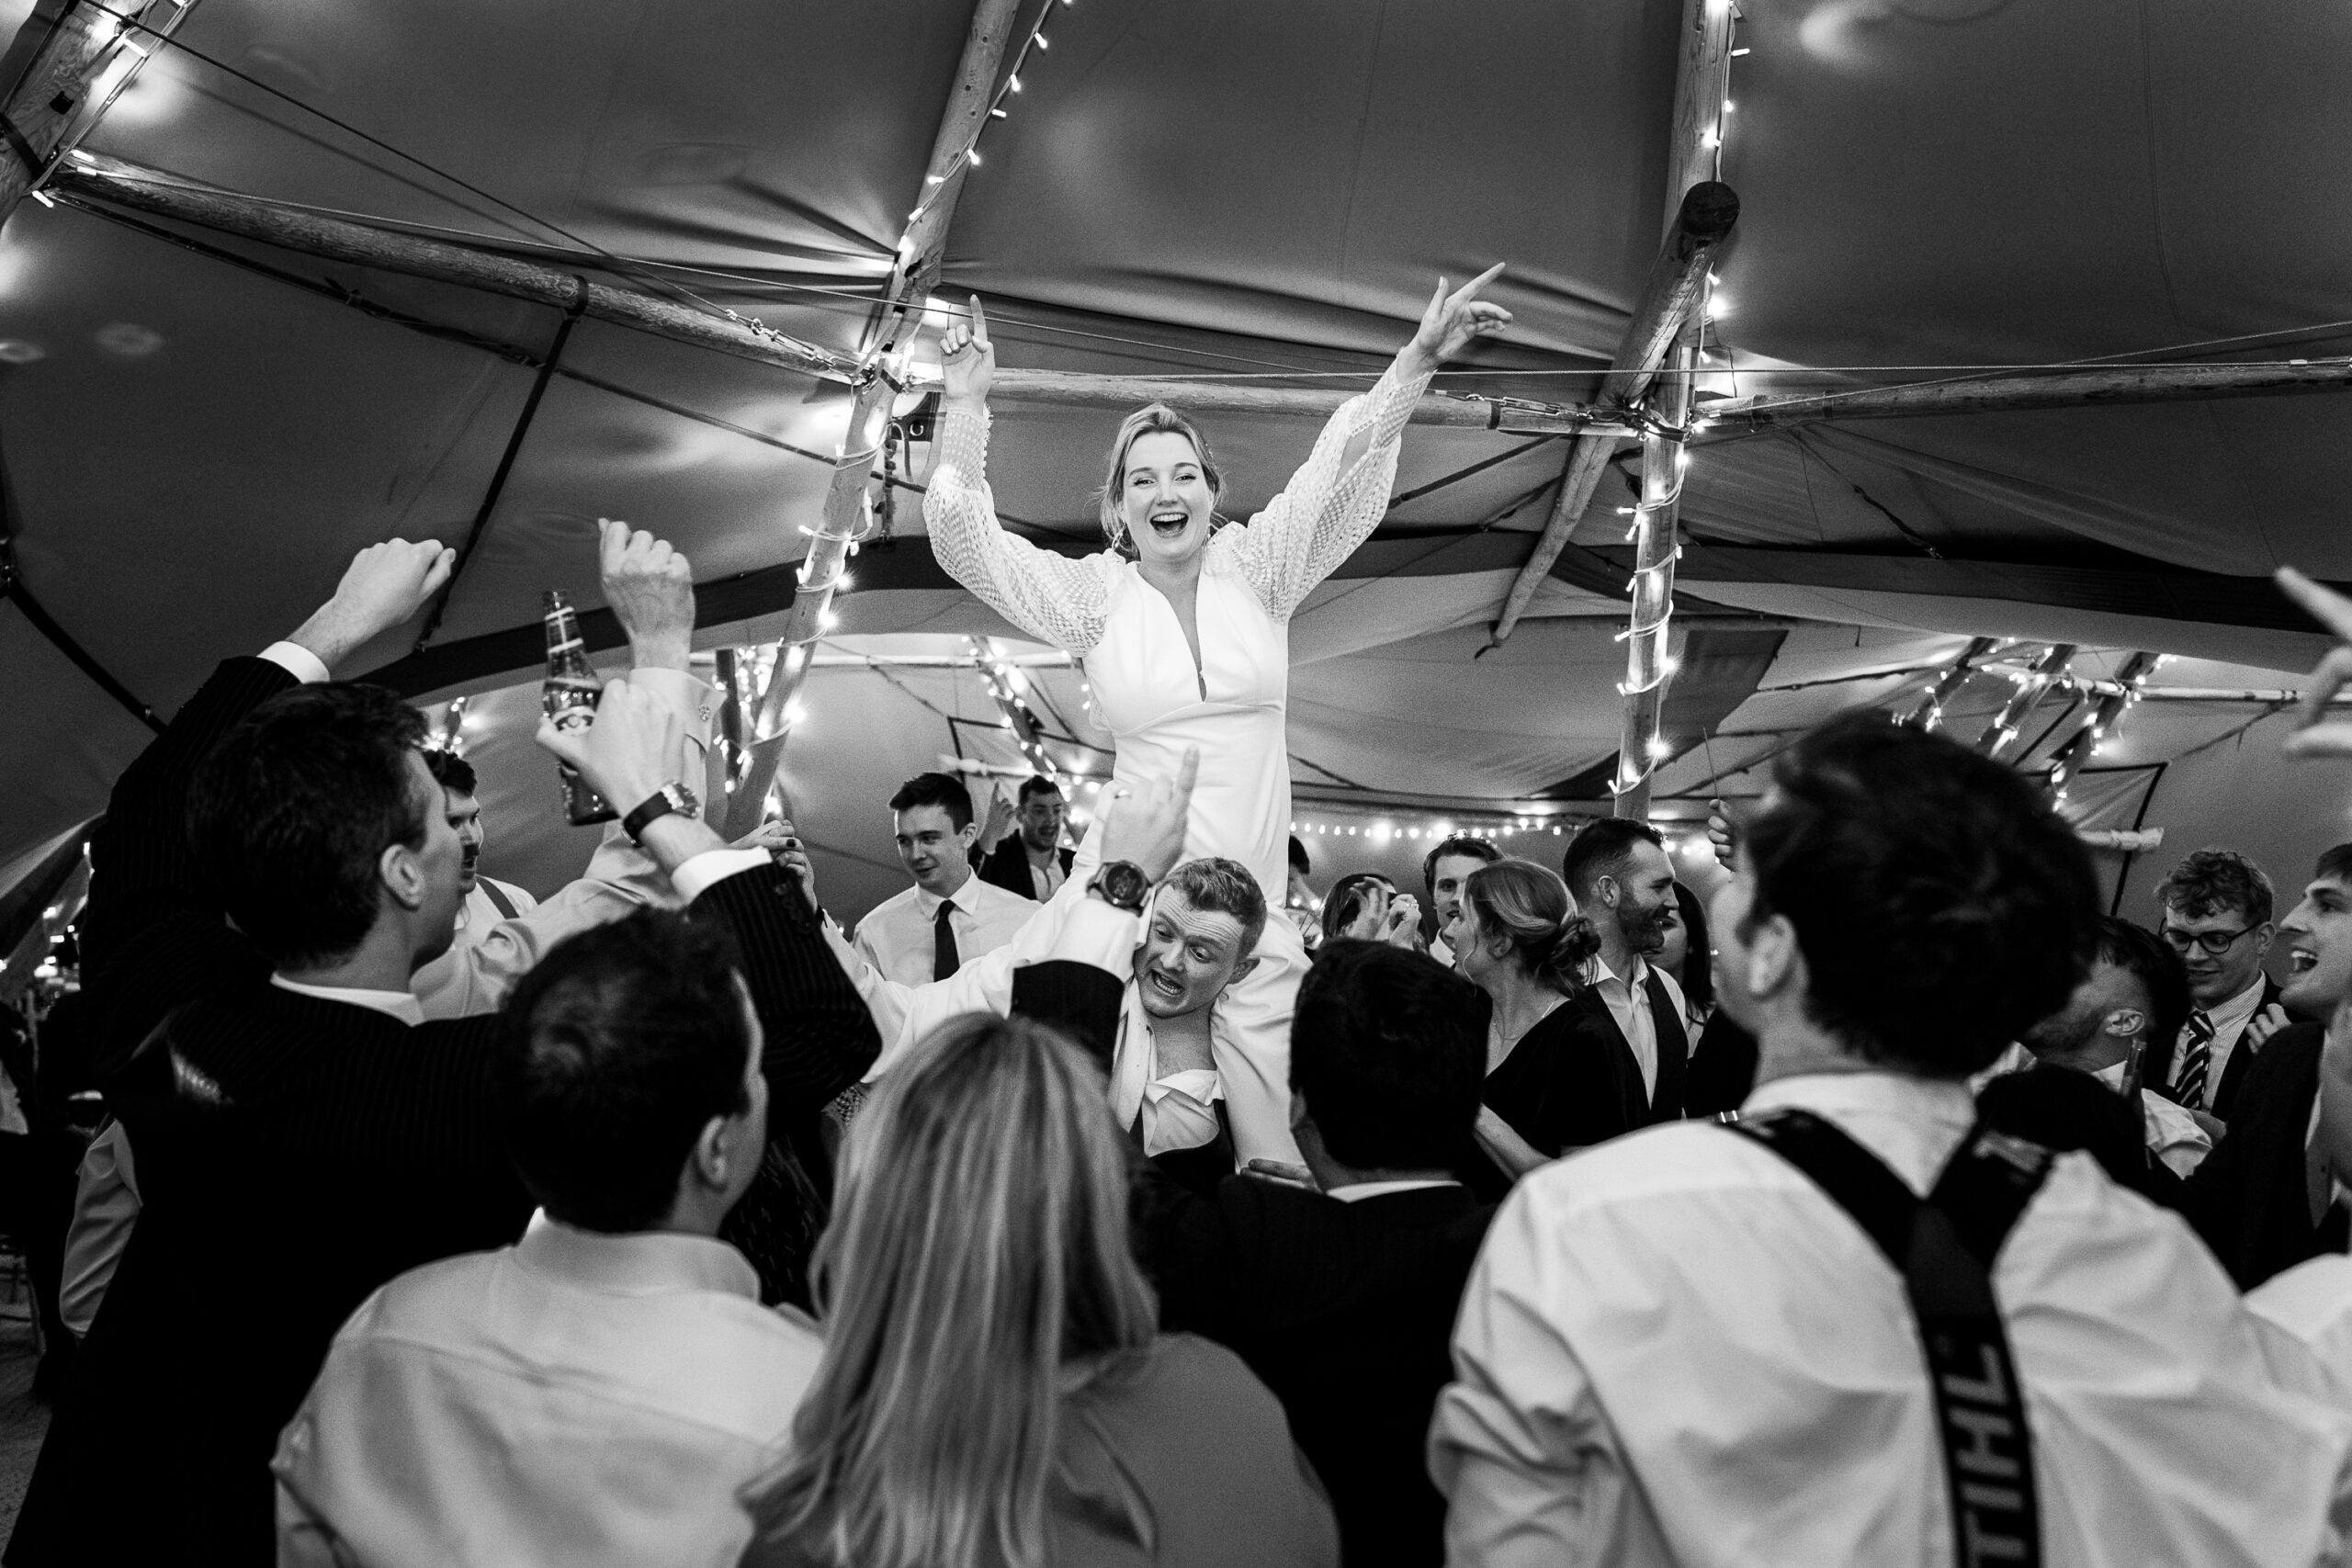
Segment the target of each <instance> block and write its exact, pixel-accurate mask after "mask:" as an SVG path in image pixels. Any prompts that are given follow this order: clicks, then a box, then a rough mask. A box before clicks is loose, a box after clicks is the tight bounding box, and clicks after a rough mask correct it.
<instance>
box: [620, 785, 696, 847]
mask: <svg viewBox="0 0 2352 1568" xmlns="http://www.w3.org/2000/svg"><path fill="white" fill-rule="evenodd" d="M701 809H702V802H701V801H699V800H697V799H695V792H694V791H692V790H690V789H688V788H687V787H686V786H685V785H684V784H682V783H680V782H679V781H678V780H676V779H672V780H671V781H670V782H669V783H668V784H663V785H662V787H661V788H660V789H658V790H655V791H654V792H653V793H652V794H651V795H649V796H647V797H646V799H645V801H644V803H643V804H641V805H640V806H639V807H638V808H637V809H636V810H634V811H632V812H630V813H629V814H628V816H626V817H624V818H621V831H622V832H624V833H627V834H628V836H629V838H630V840H632V841H634V842H638V843H642V842H644V841H645V829H648V828H650V827H651V826H652V825H653V824H654V823H655V822H656V821H658V820H660V819H661V818H664V817H667V816H669V815H670V813H672V812H673V811H674V812H676V813H677V814H678V815H679V816H681V817H692V816H694V815H695V813H696V812H698V811H700V810H701Z"/></svg>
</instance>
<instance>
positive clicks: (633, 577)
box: [596, 517, 695, 810]
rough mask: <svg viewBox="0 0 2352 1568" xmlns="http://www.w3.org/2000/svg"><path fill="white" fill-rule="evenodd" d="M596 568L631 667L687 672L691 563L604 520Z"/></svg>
mask: <svg viewBox="0 0 2352 1568" xmlns="http://www.w3.org/2000/svg"><path fill="white" fill-rule="evenodd" d="M596 569H597V574H598V576H599V577H600V578H601V579H602V580H603V582H604V589H605V604H608V605H610V606H611V607H612V612H613V615H614V618H615V619H616V620H618V621H619V622H620V624H621V630H622V631H624V632H626V633H627V634H628V648H629V660H630V662H631V663H632V664H633V665H635V666H636V668H638V669H639V670H684V669H685V668H686V665H687V660H688V659H689V656H690V655H691V654H692V653H693V651H694V637H695V576H694V568H693V567H692V566H691V565H690V564H688V562H687V560H686V558H685V557H684V556H682V555H680V554H679V553H678V552H677V551H676V550H674V549H673V548H672V547H670V544H669V541H668V540H666V539H657V538H655V537H654V536H652V535H651V534H650V533H647V532H646V531H645V530H644V529H642V528H639V529H636V530H634V531H632V530H631V529H630V527H629V525H628V524H626V523H621V522H616V521H615V520H614V519H612V518H610V517H599V518H597V519H596ZM607 798H610V797H609V796H608V797H607ZM623 809H624V810H626V809H627V807H623Z"/></svg>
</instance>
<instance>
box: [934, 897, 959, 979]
mask: <svg viewBox="0 0 2352 1568" xmlns="http://www.w3.org/2000/svg"><path fill="white" fill-rule="evenodd" d="M955 913H956V906H955V905H953V904H951V903H949V902H948V901H947V900H946V899H944V898H942V899H941V900H940V901H939V913H938V914H936V915H934V916H933V917H932V921H931V977H932V978H933V979H934V980H944V979H945V978H947V976H950V975H953V974H954V973H956V970H958V969H960V968H962V967H963V961H962V960H961V959H959V958H957V957H956V928H955V927H954V926H951V925H949V924H948V923H947V920H948V917H950V916H951V915H953V914H955Z"/></svg>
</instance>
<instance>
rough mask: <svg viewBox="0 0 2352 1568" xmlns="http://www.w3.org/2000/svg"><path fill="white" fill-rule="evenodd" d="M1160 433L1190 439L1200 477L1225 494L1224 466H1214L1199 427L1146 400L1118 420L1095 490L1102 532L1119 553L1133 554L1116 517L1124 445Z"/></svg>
mask: <svg viewBox="0 0 2352 1568" xmlns="http://www.w3.org/2000/svg"><path fill="white" fill-rule="evenodd" d="M1158 434H1172V435H1181V436H1182V437H1183V438H1184V439H1185V440H1187V441H1190V442H1191V443H1192V444H1193V451H1194V452H1195V453H1197V454H1199V456H1200V459H1201V478H1203V479H1206V480H1207V481H1208V486H1209V494H1210V495H1211V496H1212V497H1221V496H1223V495H1224V494H1225V470H1224V469H1222V468H1218V467H1217V466H1216V457H1215V456H1214V455H1213V454H1211V453H1210V451H1209V444H1208V443H1207V442H1206V441H1204V440H1203V439H1202V438H1201V432H1200V428H1199V427H1198V426H1197V425H1195V424H1193V422H1192V421H1191V420H1189V419H1186V418H1185V417H1184V416H1183V415H1182V414H1181V413H1178V412H1176V411H1175V410H1174V409H1171V408H1170V407H1169V406H1168V405H1167V404H1166V403H1146V404H1145V405H1144V406H1143V407H1141V408H1139V409H1137V410H1136V412H1133V413H1131V414H1129V415H1127V417H1126V419H1125V422H1124V423H1121V424H1120V426H1119V434H1118V436H1117V438H1116V439H1114V441H1113V442H1112V443H1111V460H1110V462H1109V464H1108V465H1106V466H1105V468H1104V470H1103V488H1102V489H1101V490H1099V491H1095V492H1094V501H1095V505H1096V508H1097V509H1098V511H1099V512H1100V513H1101V515H1102V519H1103V537H1104V538H1105V539H1108V540H1109V541H1110V542H1111V547H1112V548H1113V549H1114V550H1116V551H1118V552H1119V553H1120V554H1121V555H1133V554H1135V541H1133V540H1132V539H1129V538H1128V537H1127V525H1125V523H1123V522H1121V521H1120V520H1119V495H1120V492H1121V491H1124V490H1125V488H1126V483H1127V448H1129V447H1130V446H1134V445H1135V444H1136V440H1137V439H1138V438H1139V437H1142V436H1146V435H1158ZM1212 526H1214V525H1212Z"/></svg>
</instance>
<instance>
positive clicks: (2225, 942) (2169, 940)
mask: <svg viewBox="0 0 2352 1568" xmlns="http://www.w3.org/2000/svg"><path fill="white" fill-rule="evenodd" d="M2252 930H2254V928H2253V927H2252V926H2240V927H2239V928H2238V929H2237V930H2235V931H2182V930H2181V929H2180V928H2179V927H2178V926H2166V927H2165V929H2164V930H2162V931H2158V932H2157V933H2156V934H2157V935H2158V936H2160V937H2162V938H2164V939H2165V946H2166V947H2169V948H2171V949H2172V950H2173V951H2174V952H2175V953H2187V952H2188V948H2189V944H2190V943H2192V942H2194V943H2195V944H2196V945H2197V946H2199V947H2200V948H2202V949H2204V950H2205V952H2206V953H2210V954H2211V955H2212V956H2213V957H2216V958H2218V957H2220V956H2221V955H2222V953H2227V952H2229V950H2230V947H2231V944H2232V943H2233V942H2236V941H2237V940H2238V938H2240V937H2242V936H2244V935H2245V933H2246V932H2248V931H2252Z"/></svg>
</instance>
